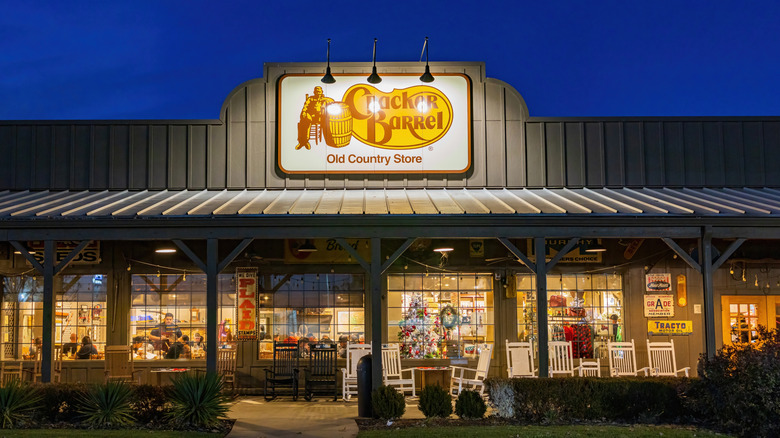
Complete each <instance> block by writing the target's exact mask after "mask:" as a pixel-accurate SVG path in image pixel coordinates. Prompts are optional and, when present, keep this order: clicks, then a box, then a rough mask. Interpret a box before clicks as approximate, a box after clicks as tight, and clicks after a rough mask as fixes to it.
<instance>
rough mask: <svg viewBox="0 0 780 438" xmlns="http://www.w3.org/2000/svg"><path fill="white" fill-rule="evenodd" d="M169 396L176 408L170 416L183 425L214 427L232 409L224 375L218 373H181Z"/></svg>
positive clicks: (172, 419)
mask: <svg viewBox="0 0 780 438" xmlns="http://www.w3.org/2000/svg"><path fill="white" fill-rule="evenodd" d="M169 399H170V401H171V403H172V404H173V409H172V410H171V412H170V413H169V414H168V417H169V419H170V420H171V421H173V422H175V423H178V424H180V425H182V426H194V427H200V428H209V427H214V426H216V425H218V424H219V421H220V420H221V419H222V418H224V417H225V415H226V414H227V412H228V409H229V406H228V401H229V398H228V397H227V396H225V395H223V394H222V378H221V377H220V376H219V375H218V374H216V373H206V374H201V373H195V374H193V373H183V374H181V375H179V376H177V377H176V378H175V379H173V386H172V387H171V389H170V394H169Z"/></svg>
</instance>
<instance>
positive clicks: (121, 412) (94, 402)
mask: <svg viewBox="0 0 780 438" xmlns="http://www.w3.org/2000/svg"><path fill="white" fill-rule="evenodd" d="M132 394H133V390H132V388H131V387H130V385H128V384H127V383H125V382H108V383H106V384H103V385H95V386H93V387H91V388H90V389H89V390H87V392H86V393H84V394H82V396H81V397H80V398H79V400H78V406H79V408H78V410H77V412H78V413H79V414H80V415H81V417H82V418H83V419H84V422H86V423H87V424H89V425H91V426H94V427H112V426H124V425H128V424H131V423H133V415H132V410H131V407H130V397H131V396H132Z"/></svg>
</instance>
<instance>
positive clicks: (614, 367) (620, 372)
mask: <svg viewBox="0 0 780 438" xmlns="http://www.w3.org/2000/svg"><path fill="white" fill-rule="evenodd" d="M607 348H608V349H609V374H610V376H612V377H623V376H638V375H639V372H640V371H642V372H644V373H645V377H647V372H648V370H650V367H644V368H639V369H637V367H636V349H635V348H634V340H633V339H632V340H631V342H612V341H610V342H609V343H608V344H607Z"/></svg>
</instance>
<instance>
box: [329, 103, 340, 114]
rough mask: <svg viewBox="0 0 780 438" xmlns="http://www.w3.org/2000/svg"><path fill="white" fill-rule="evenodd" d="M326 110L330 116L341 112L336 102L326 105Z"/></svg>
mask: <svg viewBox="0 0 780 438" xmlns="http://www.w3.org/2000/svg"><path fill="white" fill-rule="evenodd" d="M327 110H328V114H330V115H332V116H337V115H339V114H341V105H338V104H334V105H328V106H327Z"/></svg>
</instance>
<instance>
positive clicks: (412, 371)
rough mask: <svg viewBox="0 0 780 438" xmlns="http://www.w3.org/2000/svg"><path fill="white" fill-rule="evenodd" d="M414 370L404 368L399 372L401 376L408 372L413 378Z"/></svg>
mask: <svg viewBox="0 0 780 438" xmlns="http://www.w3.org/2000/svg"><path fill="white" fill-rule="evenodd" d="M414 370H415V369H414V368H404V369H402V370H401V374H403V373H405V372H407V371H410V372H411V373H412V378H414Z"/></svg>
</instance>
